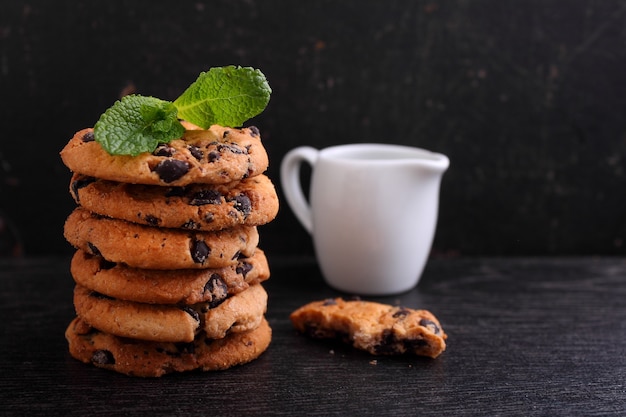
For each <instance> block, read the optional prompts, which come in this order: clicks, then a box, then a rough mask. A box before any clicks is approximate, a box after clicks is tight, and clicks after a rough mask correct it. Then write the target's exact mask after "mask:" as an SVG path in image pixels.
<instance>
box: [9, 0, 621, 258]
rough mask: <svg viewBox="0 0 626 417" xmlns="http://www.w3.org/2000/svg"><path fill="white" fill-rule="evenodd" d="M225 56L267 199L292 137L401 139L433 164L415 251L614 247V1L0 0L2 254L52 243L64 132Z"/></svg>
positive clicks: (60, 218)
mask: <svg viewBox="0 0 626 417" xmlns="http://www.w3.org/2000/svg"><path fill="white" fill-rule="evenodd" d="M230 64H234V65H242V66H252V67H255V68H259V69H261V70H262V71H263V72H264V74H265V75H266V76H267V78H268V80H269V82H270V85H271V87H272V89H273V94H272V98H271V101H270V104H269V106H268V107H267V109H266V110H265V112H264V113H263V114H262V115H260V116H258V117H256V118H254V119H253V120H251V121H250V122H249V123H248V124H254V125H256V126H258V127H259V128H260V129H261V133H262V135H263V141H264V144H265V146H266V148H267V150H268V153H269V155H270V161H271V167H270V170H269V172H268V175H269V176H270V177H271V178H272V179H273V180H274V183H275V184H276V186H277V188H278V191H279V195H280V196H281V197H282V191H281V190H280V184H279V176H278V171H279V165H280V161H281V159H282V157H283V155H284V154H285V153H286V152H287V151H288V150H289V149H291V148H293V147H296V146H300V145H312V146H315V147H318V148H319V147H325V146H328V145H334V144H340V143H348V142H364V141H375V142H387V143H402V144H409V145H415V146H419V147H424V148H428V149H431V150H434V151H438V152H442V153H444V154H446V155H448V156H449V158H450V160H451V166H450V169H449V170H448V172H447V173H446V174H445V176H444V180H443V183H442V191H441V205H440V217H439V227H438V231H437V236H436V239H435V243H434V248H433V256H478V255H489V256H504V255H585V254H593V255H596V254H603V255H621V254H624V252H625V245H626V242H625V239H626V210H625V206H626V193H625V192H624V191H625V189H624V185H625V184H626V172H625V161H624V159H625V158H626V122H625V120H624V116H625V115H626V97H625V93H626V2H625V1H616V0H606V1H592V0H562V1H546V0H535V1H480V0H479V1H476V0H474V1H469V0H452V1H410V0H406V1H379V0H350V1H337V0H324V1H293V0H264V1H261V0H247V1H245V0H234V1H233V0H221V1H211V2H208V1H183V0H179V1H176V2H166V1H159V2H156V1H153V0H141V1H132V2H131V1H127V2H122V1H107V2H92V1H75V0H74V1H68V0H57V1H49V0H33V1H16V0H12V1H11V0H7V1H3V2H2V4H1V5H0V93H1V100H0V122H1V125H0V126H1V128H2V131H1V133H0V135H1V140H2V147H1V148H0V162H1V164H0V169H1V171H0V176H1V177H0V179H1V181H0V210H2V212H3V213H4V217H3V219H4V222H2V223H0V230H2V236H3V237H4V240H3V243H2V251H4V252H5V253H6V252H10V248H8V246H11V242H8V240H7V236H8V235H9V232H10V231H11V230H13V229H14V230H15V231H16V232H17V234H18V235H19V239H20V244H21V247H22V251H21V253H23V254H26V255H49V254H64V253H70V251H71V248H70V247H69V245H68V244H67V243H65V241H64V240H63V237H62V227H63V222H64V219H65V217H66V216H67V215H68V214H69V213H70V211H71V210H72V209H73V207H74V203H73V201H72V200H71V198H70V197H69V194H68V192H67V186H68V182H69V177H70V174H69V172H68V170H67V169H66V168H65V167H64V166H63V165H62V163H61V160H60V158H59V155H58V153H59V151H60V150H61V148H62V147H63V146H64V144H65V143H66V142H67V141H68V140H69V139H70V138H71V136H72V135H73V133H74V132H75V131H77V130H79V129H82V128H84V127H88V126H92V125H93V124H94V123H95V122H96V121H97V119H98V117H99V115H100V114H101V113H102V112H103V111H104V110H105V109H106V108H108V107H109V106H110V105H111V104H112V103H113V102H114V101H115V100H116V99H118V98H119V97H120V96H121V95H123V94H126V93H129V92H135V93H139V94H143V95H153V96H157V97H160V98H163V99H168V100H173V99H174V98H176V97H177V96H178V95H179V94H180V93H181V92H182V91H183V90H184V89H185V88H186V87H187V86H188V85H189V84H190V83H191V82H193V81H194V80H195V78H196V77H197V75H198V74H199V73H200V72H201V71H204V70H207V69H208V68H210V67H213V66H222V65H230ZM390 204H393V202H390ZM7 219H8V221H9V222H7V221H6V220H7ZM260 232H261V246H262V247H263V248H264V249H265V250H266V252H269V253H271V254H273V255H283V254H284V255H307V254H311V253H312V245H311V242H310V238H309V236H308V235H307V234H306V232H305V231H304V229H303V228H302V227H301V226H300V225H299V224H298V223H297V221H296V220H295V217H293V215H292V214H291V211H290V210H289V208H288V207H287V205H286V203H285V202H284V200H283V204H282V208H281V212H280V214H279V216H278V218H277V219H276V220H275V221H274V222H273V223H272V224H270V225H267V226H264V227H262V228H261V229H260Z"/></svg>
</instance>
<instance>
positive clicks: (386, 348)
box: [374, 329, 400, 354]
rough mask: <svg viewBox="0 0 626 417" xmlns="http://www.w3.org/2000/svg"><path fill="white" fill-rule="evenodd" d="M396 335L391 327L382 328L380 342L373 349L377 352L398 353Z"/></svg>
mask: <svg viewBox="0 0 626 417" xmlns="http://www.w3.org/2000/svg"><path fill="white" fill-rule="evenodd" d="M397 342H398V340H397V338H396V335H395V334H394V333H393V331H392V330H391V329H385V330H383V333H382V334H381V340H380V343H379V344H378V345H376V346H374V350H375V352H376V353H377V354H396V353H400V351H399V349H398V345H397Z"/></svg>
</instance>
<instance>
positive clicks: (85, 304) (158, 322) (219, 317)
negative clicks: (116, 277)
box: [74, 284, 267, 342]
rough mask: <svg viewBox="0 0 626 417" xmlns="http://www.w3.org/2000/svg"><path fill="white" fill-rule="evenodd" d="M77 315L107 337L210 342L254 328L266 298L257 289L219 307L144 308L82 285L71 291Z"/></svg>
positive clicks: (247, 291)
mask: <svg viewBox="0 0 626 417" xmlns="http://www.w3.org/2000/svg"><path fill="white" fill-rule="evenodd" d="M74 307H75V309H76V314H77V315H78V316H79V317H81V318H82V319H83V320H84V321H85V322H87V323H89V324H90V325H91V326H93V327H95V328H97V329H98V330H101V331H103V332H106V333H111V334H114V335H116V336H121V337H130V338H133V339H140V340H151V341H158V342H191V341H193V339H194V338H195V336H196V334H198V333H199V332H200V331H201V330H202V331H204V334H205V335H206V336H207V337H209V338H211V339H221V338H224V337H225V336H226V335H227V334H229V333H240V332H245V331H248V330H252V329H254V328H256V327H258V326H259V324H260V323H261V320H262V319H263V316H264V314H265V311H266V309H267V293H266V292H265V290H264V289H263V287H262V286H261V285H259V284H257V285H253V286H251V287H250V288H248V289H247V290H246V291H243V292H240V293H238V294H235V295H233V296H230V297H228V298H226V299H223V300H222V301H221V302H220V303H213V302H203V303H197V304H192V305H172V304H167V305H166V304H147V303H137V302H133V301H124V300H117V299H114V298H111V297H108V296H105V295H103V294H100V293H97V292H95V291H92V290H89V289H87V288H85V287H83V286H81V285H76V287H75V289H74Z"/></svg>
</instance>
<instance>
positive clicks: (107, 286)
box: [70, 248, 270, 304]
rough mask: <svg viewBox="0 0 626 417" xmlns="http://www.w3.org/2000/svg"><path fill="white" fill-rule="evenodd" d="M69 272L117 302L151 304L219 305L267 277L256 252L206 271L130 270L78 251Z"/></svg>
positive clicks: (263, 262)
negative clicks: (232, 262)
mask: <svg viewBox="0 0 626 417" xmlns="http://www.w3.org/2000/svg"><path fill="white" fill-rule="evenodd" d="M70 272H71V274H72V277H73V278H74V281H76V283H77V284H80V285H82V286H83V287H86V288H88V289H90V290H92V291H95V292H98V293H100V294H103V295H105V296H108V297H111V298H117V299H119V300H127V301H136V302H140V303H150V304H196V303H202V302H208V303H211V304H219V303H221V302H222V301H224V300H225V299H226V298H227V297H229V296H232V295H235V294H237V293H240V292H242V291H245V290H247V289H248V288H249V287H250V286H251V285H255V284H258V283H261V282H263V281H265V280H267V279H268V278H269V276H270V270H269V265H268V263H267V258H266V257H265V253H264V252H263V251H262V250H261V249H258V248H257V250H256V251H255V252H254V254H253V255H252V256H251V257H249V258H241V259H238V260H237V263H236V264H235V265H231V266H227V267H223V268H209V269H179V270H158V269H139V268H131V267H128V266H126V265H124V264H119V263H118V264H116V263H113V262H110V261H107V260H105V259H104V258H102V257H101V256H96V255H91V254H89V253H87V252H85V251H82V250H77V251H76V253H75V254H74V256H73V257H72V262H71V265H70Z"/></svg>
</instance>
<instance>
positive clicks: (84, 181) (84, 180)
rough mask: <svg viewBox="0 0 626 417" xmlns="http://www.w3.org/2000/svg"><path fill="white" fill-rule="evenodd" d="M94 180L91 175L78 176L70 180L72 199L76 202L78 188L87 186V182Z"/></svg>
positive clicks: (77, 199)
mask: <svg viewBox="0 0 626 417" xmlns="http://www.w3.org/2000/svg"><path fill="white" fill-rule="evenodd" d="M95 181H96V179H95V178H93V177H79V178H78V179H77V180H76V181H74V182H72V187H71V190H72V196H73V197H74V200H76V202H77V203H78V202H79V201H80V198H79V197H78V190H80V189H81V188H84V187H86V186H88V185H89V184H91V183H92V182H95Z"/></svg>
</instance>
